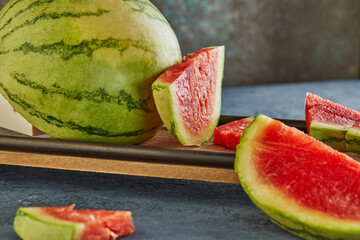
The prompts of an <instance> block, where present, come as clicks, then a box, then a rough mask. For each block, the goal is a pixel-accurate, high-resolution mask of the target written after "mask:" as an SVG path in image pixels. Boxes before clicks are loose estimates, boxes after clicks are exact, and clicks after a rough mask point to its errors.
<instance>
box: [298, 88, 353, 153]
mask: <svg viewBox="0 0 360 240" xmlns="http://www.w3.org/2000/svg"><path fill="white" fill-rule="evenodd" d="M305 119H306V126H307V132H308V134H309V135H310V136H312V137H314V138H316V139H318V140H320V141H322V142H323V143H325V144H327V145H329V146H331V147H332V148H334V149H336V150H339V151H346V142H345V135H346V133H347V132H348V130H349V129H350V128H351V127H352V126H353V125H354V124H355V123H356V122H358V121H360V112H357V111H355V110H352V109H350V108H346V107H344V106H342V105H340V104H337V103H334V102H332V101H330V100H327V99H322V98H321V97H319V96H317V95H315V94H311V93H307V95H306V101H305Z"/></svg>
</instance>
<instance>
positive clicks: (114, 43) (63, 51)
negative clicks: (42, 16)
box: [0, 37, 156, 60]
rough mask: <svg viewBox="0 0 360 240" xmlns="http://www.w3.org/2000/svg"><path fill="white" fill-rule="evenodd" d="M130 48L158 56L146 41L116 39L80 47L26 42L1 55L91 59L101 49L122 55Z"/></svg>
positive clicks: (85, 43)
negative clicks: (82, 56)
mask: <svg viewBox="0 0 360 240" xmlns="http://www.w3.org/2000/svg"><path fill="white" fill-rule="evenodd" d="M130 47H134V48H137V49H141V50H143V51H145V52H150V53H152V54H154V55H155V54H156V53H155V52H154V51H153V50H152V49H151V47H150V46H146V44H145V42H144V41H141V40H137V41H136V40H132V39H115V38H111V37H110V38H108V39H104V40H100V39H91V40H84V41H82V42H81V43H80V44H78V45H69V44H66V43H64V41H63V40H61V41H60V42H56V43H52V44H44V45H40V46H34V45H32V44H31V43H29V42H25V43H24V44H23V45H21V46H20V47H19V48H16V49H13V50H8V51H3V52H0V54H6V53H9V52H23V53H24V54H25V55H26V54H29V53H38V54H43V55H47V56H49V55H54V54H57V55H60V57H61V58H62V59H64V60H69V59H71V58H72V57H74V56H77V55H80V54H82V55H85V56H87V57H89V58H91V57H92V54H93V53H94V52H95V51H96V50H99V49H101V48H115V49H117V50H118V51H119V53H120V54H122V53H123V52H125V51H126V50H128V49H129V48H130Z"/></svg>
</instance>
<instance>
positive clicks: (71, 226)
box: [14, 204, 135, 240]
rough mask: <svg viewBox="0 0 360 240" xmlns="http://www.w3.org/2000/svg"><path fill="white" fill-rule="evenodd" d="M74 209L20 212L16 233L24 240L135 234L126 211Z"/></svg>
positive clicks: (111, 238)
mask: <svg viewBox="0 0 360 240" xmlns="http://www.w3.org/2000/svg"><path fill="white" fill-rule="evenodd" d="M74 207H75V205H74V204H73V205H70V206H66V207H29V208H19V209H18V211H17V213H16V216H15V219H14V229H15V232H16V233H17V234H18V235H19V237H20V238H22V239H24V240H35V239H36V240H49V239H51V240H115V239H117V238H118V237H122V236H126V235H129V234H132V233H133V232H134V231H135V227H134V223H133V219H132V216H131V212H129V211H108V210H90V209H84V210H75V209H74Z"/></svg>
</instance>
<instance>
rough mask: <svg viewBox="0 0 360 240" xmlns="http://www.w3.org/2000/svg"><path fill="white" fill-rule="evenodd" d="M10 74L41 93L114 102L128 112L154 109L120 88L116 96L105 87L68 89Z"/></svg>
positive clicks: (146, 101) (100, 101)
mask: <svg viewBox="0 0 360 240" xmlns="http://www.w3.org/2000/svg"><path fill="white" fill-rule="evenodd" d="M10 76H11V77H12V78H13V79H14V80H16V81H17V82H18V83H19V84H21V85H24V86H27V87H29V88H32V89H35V90H40V91H41V92H42V93H43V94H59V95H63V96H64V97H66V98H68V99H73V100H77V101H81V100H83V99H86V100H88V101H92V102H96V103H104V102H107V103H115V104H118V105H120V106H122V105H126V107H127V109H128V111H129V112H131V111H132V110H142V111H145V112H148V113H151V112H155V111H156V110H155V109H150V108H148V107H147V106H148V103H149V99H143V100H139V101H136V100H135V99H134V98H133V97H132V95H131V94H129V93H127V92H126V91H125V90H120V91H119V95H118V96H113V95H110V94H109V93H108V92H107V91H106V89H104V88H99V89H97V90H95V91H77V90H68V89H65V88H62V87H60V86H59V85H58V84H57V83H54V84H53V85H52V86H50V87H48V86H44V85H41V84H38V83H36V82H34V81H31V80H29V79H27V78H26V76H25V75H24V74H19V73H17V72H13V73H10Z"/></svg>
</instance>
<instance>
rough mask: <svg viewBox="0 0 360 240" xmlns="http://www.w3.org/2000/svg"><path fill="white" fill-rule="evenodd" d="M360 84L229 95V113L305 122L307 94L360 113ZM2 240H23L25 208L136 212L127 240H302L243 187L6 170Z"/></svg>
mask: <svg viewBox="0 0 360 240" xmlns="http://www.w3.org/2000/svg"><path fill="white" fill-rule="evenodd" d="M359 88H360V81H358V80H354V81H338V82H328V83H300V84H286V85H270V86H259V87H242V88H235V89H231V88H224V89H223V109H222V113H223V114H227V115H230V114H231V115H257V114H258V113H264V114H267V115H269V116H272V117H278V118H289V119H304V99H305V94H306V92H307V91H309V92H313V93H315V94H319V95H320V96H322V97H324V98H329V99H332V100H334V101H337V102H339V103H342V104H344V105H345V106H348V107H352V108H354V109H357V110H360V105H359V102H360V94H359V93H358V91H357V90H358V89H359ZM0 191H1V194H0V212H1V218H0V239H1V240H18V237H17V236H16V234H15V233H14V232H13V229H12V220H13V218H14V214H15V212H16V210H17V208H18V207H26V206H56V205H68V204H71V203H76V204H77V207H78V208H92V209H113V210H114V209H123V210H130V211H132V212H133V216H134V219H135V226H136V232H135V233H134V234H133V235H131V236H129V237H126V238H124V239H134V240H142V239H174V240H177V239H179V240H180V239H181V240H183V239H195V240H196V239H221V240H222V239H249V240H251V239H254V240H255V239H274V240H275V239H276V240H282V239H297V237H295V236H293V235H291V234H289V233H287V232H285V231H284V230H282V229H280V228H279V227H277V226H276V225H275V224H273V223H272V222H270V221H269V220H268V219H267V218H266V217H265V216H264V215H263V214H262V213H261V212H260V211H259V210H258V209H257V208H256V207H255V206H254V205H253V203H252V202H251V201H250V200H249V198H248V197H247V196H246V194H245V192H244V191H243V189H242V187H241V185H237V184H224V183H207V182H201V181H187V180H171V179H159V178H146V177H134V176H124V175H112V174H99V173H86V172H71V171H61V170H49V169H38V168H27V167H16V166H4V165H3V166H1V165H0Z"/></svg>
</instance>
